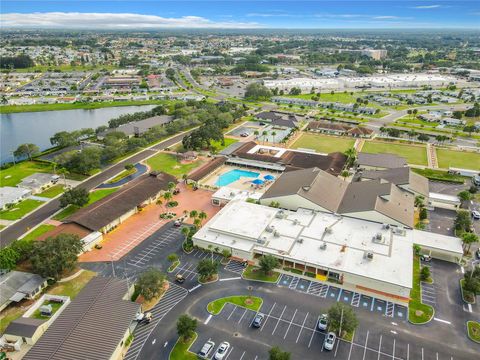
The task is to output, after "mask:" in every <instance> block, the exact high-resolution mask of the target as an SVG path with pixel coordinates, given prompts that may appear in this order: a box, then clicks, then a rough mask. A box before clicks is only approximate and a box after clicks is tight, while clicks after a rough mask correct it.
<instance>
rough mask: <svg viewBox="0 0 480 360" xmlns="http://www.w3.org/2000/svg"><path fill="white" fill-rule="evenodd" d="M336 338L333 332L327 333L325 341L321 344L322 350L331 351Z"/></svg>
mask: <svg viewBox="0 0 480 360" xmlns="http://www.w3.org/2000/svg"><path fill="white" fill-rule="evenodd" d="M336 339H337V336H336V335H335V333H333V332H329V333H328V334H327V336H325V340H324V342H323V348H324V349H325V350H333V346H334V345H335V340H336Z"/></svg>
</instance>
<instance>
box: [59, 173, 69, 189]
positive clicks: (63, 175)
mask: <svg viewBox="0 0 480 360" xmlns="http://www.w3.org/2000/svg"><path fill="white" fill-rule="evenodd" d="M58 174H59V175H62V177H63V184H64V187H67V178H66V177H65V175H68V174H70V172H69V171H68V170H67V169H65V168H60V169H58Z"/></svg>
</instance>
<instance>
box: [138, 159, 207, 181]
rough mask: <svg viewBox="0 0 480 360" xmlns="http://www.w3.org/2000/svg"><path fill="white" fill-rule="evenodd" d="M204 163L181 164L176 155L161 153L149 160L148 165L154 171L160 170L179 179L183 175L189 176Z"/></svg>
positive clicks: (197, 161) (198, 161)
mask: <svg viewBox="0 0 480 360" xmlns="http://www.w3.org/2000/svg"><path fill="white" fill-rule="evenodd" d="M202 163H203V162H202V161H200V160H196V161H194V162H191V163H188V164H181V163H180V162H178V160H177V157H176V156H175V155H172V154H167V153H159V154H157V155H155V156H153V157H151V158H150V159H148V160H147V164H148V165H149V166H150V167H151V168H152V170H160V171H163V172H166V173H168V174H171V175H173V176H176V177H177V178H178V177H181V176H182V175H183V174H188V173H189V172H190V171H192V170H193V169H195V168H196V167H198V166H200V165H201V164H202Z"/></svg>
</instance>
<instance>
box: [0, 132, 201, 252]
mask: <svg viewBox="0 0 480 360" xmlns="http://www.w3.org/2000/svg"><path fill="white" fill-rule="evenodd" d="M191 131H192V130H190V131H189V132H187V133H182V134H179V135H177V136H174V137H172V138H169V139H167V140H165V141H162V142H160V143H158V144H156V145H154V146H152V147H150V148H148V149H145V150H143V151H141V152H139V153H137V154H135V155H133V156H132V157H130V158H128V159H125V160H122V161H120V162H119V163H117V164H115V165H112V166H110V167H109V168H107V169H105V170H103V171H102V172H101V173H98V174H96V175H94V176H92V177H91V178H89V179H87V180H86V181H84V182H83V183H81V184H80V185H78V187H79V188H84V189H87V190H92V189H94V188H95V187H97V186H98V185H100V184H102V183H104V182H105V181H106V180H108V179H110V178H111V177H113V176H115V175H116V174H118V173H119V172H120V171H122V170H123V169H124V167H125V165H126V164H128V163H137V162H139V161H142V160H144V159H146V158H148V157H150V156H152V155H153V154H154V153H155V152H157V151H159V150H163V149H165V148H167V147H169V146H172V145H173V144H175V143H177V142H179V141H181V140H182V139H183V137H184V136H185V135H186V134H188V133H190V132H191ZM59 208H60V202H59V200H58V199H54V200H52V201H50V202H48V203H47V204H45V205H44V206H42V207H40V208H38V209H37V210H35V211H33V212H32V213H30V214H29V215H27V216H26V217H24V218H23V219H21V220H20V221H18V222H16V223H15V224H13V225H11V226H9V227H7V228H6V229H5V230H3V231H2V232H1V233H0V248H3V247H4V246H7V245H8V244H10V243H11V242H12V241H15V240H17V239H18V238H19V237H20V236H21V235H23V234H24V233H25V232H27V231H28V230H29V229H31V228H32V227H34V226H36V225H37V224H39V223H41V222H42V221H44V220H45V219H47V218H48V217H50V216H52V215H53V214H54V213H55V212H57V211H58V210H59Z"/></svg>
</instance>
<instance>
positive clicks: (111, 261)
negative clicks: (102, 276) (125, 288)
mask: <svg viewBox="0 0 480 360" xmlns="http://www.w3.org/2000/svg"><path fill="white" fill-rule="evenodd" d="M109 255H110V263H111V264H112V275H113V277H116V275H115V266H114V265H113V256H112V254H109Z"/></svg>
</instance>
